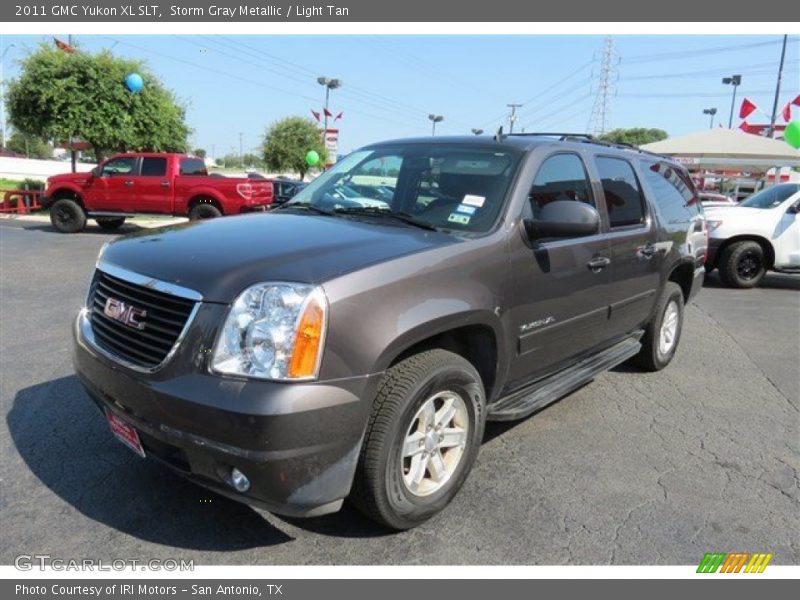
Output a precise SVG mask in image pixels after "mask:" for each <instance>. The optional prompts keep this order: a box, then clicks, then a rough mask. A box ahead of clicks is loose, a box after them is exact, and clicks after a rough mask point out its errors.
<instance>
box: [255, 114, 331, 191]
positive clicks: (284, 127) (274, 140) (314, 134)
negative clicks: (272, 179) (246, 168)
mask: <svg viewBox="0 0 800 600" xmlns="http://www.w3.org/2000/svg"><path fill="white" fill-rule="evenodd" d="M309 150H316V151H317V153H319V156H320V163H321V164H325V158H326V156H327V153H326V151H325V145H324V144H323V143H322V133H321V132H320V130H319V129H318V128H317V125H316V123H314V121H312V120H310V119H304V118H303V117H286V118H285V119H281V120H280V121H276V122H275V123H273V124H272V125H271V126H270V128H269V129H268V130H267V134H266V136H264V162H265V163H266V165H267V168H268V169H270V170H271V171H291V172H294V173H299V174H300V177H301V178H302V177H305V174H306V173H307V172H308V170H309V166H308V163H307V162H306V154H307V153H308V151H309Z"/></svg>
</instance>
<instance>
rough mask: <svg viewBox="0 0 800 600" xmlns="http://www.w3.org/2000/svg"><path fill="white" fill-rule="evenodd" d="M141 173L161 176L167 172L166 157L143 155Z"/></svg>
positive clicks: (147, 175)
mask: <svg viewBox="0 0 800 600" xmlns="http://www.w3.org/2000/svg"><path fill="white" fill-rule="evenodd" d="M141 174H142V176H143V177H163V176H164V175H166V174H167V159H166V158H165V157H163V156H145V157H144V158H143V159H142V173H141Z"/></svg>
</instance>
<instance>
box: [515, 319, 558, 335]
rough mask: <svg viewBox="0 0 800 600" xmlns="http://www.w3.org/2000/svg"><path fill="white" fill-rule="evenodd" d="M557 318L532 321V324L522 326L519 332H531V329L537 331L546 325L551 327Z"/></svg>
mask: <svg viewBox="0 0 800 600" xmlns="http://www.w3.org/2000/svg"><path fill="white" fill-rule="evenodd" d="M555 322H556V318H555V317H545V318H544V319H539V320H538V321H531V322H530V323H525V324H524V325H520V327H519V332H520V333H525V332H528V331H530V330H531V329H536V328H537V327H543V326H544V325H550V323H555Z"/></svg>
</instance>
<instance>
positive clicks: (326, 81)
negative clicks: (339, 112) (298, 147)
mask: <svg viewBox="0 0 800 600" xmlns="http://www.w3.org/2000/svg"><path fill="white" fill-rule="evenodd" d="M317 83H318V84H320V85H324V86H325V110H324V111H323V114H324V116H325V118H324V119H323V126H322V128H323V131H324V133H323V139H324V135H325V133H327V132H328V102H329V101H330V98H331V90H335V89H336V88H340V87H342V80H341V79H330V78H328V77H317Z"/></svg>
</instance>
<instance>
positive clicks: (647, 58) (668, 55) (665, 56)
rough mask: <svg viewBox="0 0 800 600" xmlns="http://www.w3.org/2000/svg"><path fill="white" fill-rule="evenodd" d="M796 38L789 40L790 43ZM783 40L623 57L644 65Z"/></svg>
mask: <svg viewBox="0 0 800 600" xmlns="http://www.w3.org/2000/svg"><path fill="white" fill-rule="evenodd" d="M797 39H798V38H796V37H793V38H791V40H792V41H794V40H797ZM782 43H783V40H782V39H780V40H767V41H763V42H752V43H749V44H737V45H735V46H715V47H712V48H696V49H694V50H680V51H677V52H658V53H655V54H639V55H634V56H628V57H625V59H624V63H625V64H630V63H637V64H638V63H645V62H654V61H659V60H673V59H676V58H690V57H694V56H707V55H709V54H723V53H726V52H737V51H740V50H749V49H751V48H761V47H764V46H775V45H778V44H782Z"/></svg>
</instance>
